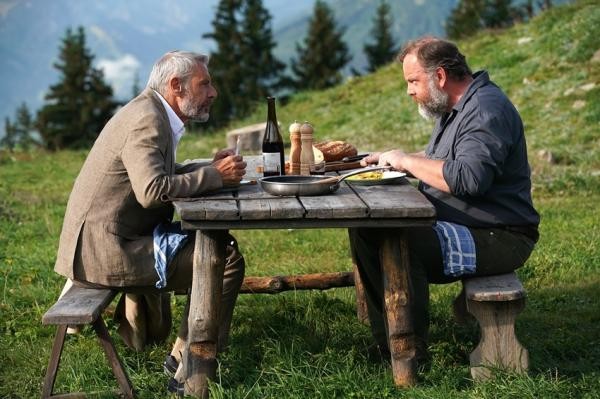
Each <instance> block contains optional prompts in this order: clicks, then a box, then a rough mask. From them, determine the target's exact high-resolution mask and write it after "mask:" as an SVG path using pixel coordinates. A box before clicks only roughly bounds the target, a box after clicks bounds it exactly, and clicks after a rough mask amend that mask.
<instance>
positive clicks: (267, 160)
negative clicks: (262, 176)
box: [263, 152, 281, 174]
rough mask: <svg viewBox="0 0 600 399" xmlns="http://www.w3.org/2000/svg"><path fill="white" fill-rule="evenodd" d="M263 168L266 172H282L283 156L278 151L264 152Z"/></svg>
mask: <svg viewBox="0 0 600 399" xmlns="http://www.w3.org/2000/svg"><path fill="white" fill-rule="evenodd" d="M263 168H264V171H265V172H271V173H272V172H275V173H278V174H281V158H280V154H279V153H278V152H263Z"/></svg>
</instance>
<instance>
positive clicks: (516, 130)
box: [419, 71, 540, 228]
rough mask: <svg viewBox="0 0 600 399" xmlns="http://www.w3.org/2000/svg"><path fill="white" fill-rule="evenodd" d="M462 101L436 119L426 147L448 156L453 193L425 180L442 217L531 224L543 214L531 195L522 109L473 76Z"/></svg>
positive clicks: (476, 223) (477, 223)
mask: <svg viewBox="0 0 600 399" xmlns="http://www.w3.org/2000/svg"><path fill="white" fill-rule="evenodd" d="M473 79H474V80H473V81H472V82H471V84H470V85H469V87H468V89H467V91H466V92H465V94H464V95H463V96H462V97H461V99H460V101H459V102H458V103H457V104H456V105H455V106H454V107H453V108H452V111H451V112H450V113H447V114H445V115H444V116H443V117H441V118H440V119H438V120H437V121H436V124H435V127H434V129H433V133H432V135H431V139H430V141H429V144H428V146H427V149H426V150H425V154H426V156H427V157H428V158H430V159H441V160H444V161H445V162H444V166H443V174H444V179H445V180H446V183H447V184H448V186H449V187H450V191H451V194H448V193H445V192H442V191H440V190H438V189H435V188H433V187H431V186H429V185H427V184H425V183H423V182H421V183H420V185H419V188H420V190H421V191H422V192H423V193H424V194H425V195H426V196H427V198H428V199H429V200H430V201H431V202H432V203H433V205H434V206H435V208H436V210H437V217H438V219H439V220H445V221H449V222H454V223H459V224H462V225H465V226H469V227H501V226H530V227H534V228H536V227H537V225H538V224H539V221H540V217H539V214H538V213H537V211H536V210H535V208H534V207H533V202H532V199H531V172H530V168H529V163H528V161H527V146H526V143H525V135H524V132H523V122H522V121H521V117H520V116H519V113H518V112H517V110H516V109H515V107H514V106H513V104H512V103H511V102H510V100H509V99H508V98H507V97H506V95H505V94H504V93H503V92H502V90H501V89H500V88H499V87H498V86H496V85H495V84H494V83H493V82H491V81H490V79H489V76H488V74H487V72H485V71H479V72H477V73H475V74H474V75H473Z"/></svg>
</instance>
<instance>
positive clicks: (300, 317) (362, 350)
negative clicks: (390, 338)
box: [221, 281, 600, 391]
mask: <svg viewBox="0 0 600 399" xmlns="http://www.w3.org/2000/svg"><path fill="white" fill-rule="evenodd" d="M599 287H600V283H599V282H597V281H596V282H587V283H585V284H580V285H571V286H559V287H554V288H540V289H530V290H529V292H528V302H527V306H526V309H525V310H524V312H523V313H521V315H520V316H519V317H518V319H517V325H516V333H517V336H518V338H519V340H520V342H521V343H522V344H523V345H524V346H525V347H526V348H527V349H528V350H529V353H530V371H529V376H528V377H525V378H533V379H542V380H544V379H552V378H560V379H563V378H567V379H571V380H579V379H582V378H583V379H585V378H588V377H590V376H595V375H597V373H598V370H599V369H600V328H598V326H599V325H600V297H599V296H598V292H599ZM446 299H447V298H446ZM439 302H443V303H439ZM234 323H235V324H236V328H235V330H234V334H233V336H232V340H231V345H230V351H229V352H228V353H227V354H226V355H225V356H224V357H223V363H224V364H223V366H224V367H222V368H221V371H222V373H223V375H222V377H223V379H222V382H223V384H224V388H226V389H231V388H234V387H236V386H237V387H239V386H240V385H241V386H244V387H246V388H250V387H251V386H252V384H254V383H256V381H258V380H259V379H260V376H261V375H262V374H264V373H266V374H270V373H272V374H276V373H277V372H283V373H286V372H288V371H289V372H290V373H293V372H294V371H292V370H298V369H302V370H300V371H299V372H300V373H302V372H305V371H306V370H305V368H306V365H312V367H313V368H314V367H318V364H319V362H324V364H329V363H331V364H335V363H337V362H346V363H348V362H350V363H353V364H354V367H365V371H367V372H370V373H372V375H371V376H379V377H380V378H382V379H383V380H386V381H387V382H388V383H389V382H390V381H389V379H390V378H391V371H390V370H389V365H385V364H384V365H382V364H373V363H369V360H368V359H367V356H366V348H367V346H368V345H370V344H371V343H372V338H371V335H370V330H369V328H368V326H364V325H362V324H361V323H360V322H359V321H358V320H357V318H356V311H355V308H354V304H353V303H352V301H347V300H340V299H339V298H336V297H332V296H330V295H328V294H326V293H307V294H294V293H287V294H283V295H282V294H279V295H277V296H268V295H259V296H252V297H248V296H246V297H244V300H242V301H240V304H239V305H238V310H237V312H236V319H235V320H234ZM429 341H430V344H429V351H430V355H431V360H430V362H429V364H426V367H425V368H424V369H423V372H422V373H420V376H419V377H420V382H419V386H420V387H421V388H424V389H428V387H429V388H433V387H435V386H439V385H440V384H442V383H443V384H444V385H445V386H446V387H452V389H453V390H457V391H464V390H465V389H467V390H468V389H469V388H470V387H472V386H473V382H472V381H471V377H470V373H469V354H470V352H471V351H472V350H473V349H474V348H475V346H476V345H477V343H478V342H479V328H478V326H477V325H476V323H475V322H474V321H473V322H470V323H468V324H466V325H463V326H460V325H458V324H456V323H455V322H454V320H453V318H452V315H451V305H450V303H449V302H448V301H447V300H443V301H438V303H432V320H431V332H430V340H429ZM324 359H325V360H324ZM335 367H338V366H334V368H335ZM339 368H340V369H342V368H343V366H339ZM311 372H312V371H309V374H310V373H311ZM331 372H332V373H336V372H342V370H338V371H331ZM379 377H378V378H379ZM505 377H507V376H506V375H504V376H499V378H505ZM242 389H244V388H242Z"/></svg>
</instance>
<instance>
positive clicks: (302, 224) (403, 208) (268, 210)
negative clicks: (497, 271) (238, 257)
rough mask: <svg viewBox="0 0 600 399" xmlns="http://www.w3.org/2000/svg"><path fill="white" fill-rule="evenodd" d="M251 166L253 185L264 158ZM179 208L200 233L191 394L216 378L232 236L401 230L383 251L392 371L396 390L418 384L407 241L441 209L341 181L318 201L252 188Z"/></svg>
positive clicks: (398, 189) (410, 193) (187, 365)
mask: <svg viewBox="0 0 600 399" xmlns="http://www.w3.org/2000/svg"><path fill="white" fill-rule="evenodd" d="M245 160H246V161H247V162H248V167H247V176H246V178H248V179H252V178H258V177H259V176H258V175H257V173H256V170H257V169H256V166H257V165H258V164H259V163H260V158H259V157H256V156H254V157H245ZM174 205H175V209H176V211H177V212H178V214H179V216H180V218H181V223H182V227H183V228H184V229H188V230H196V231H197V232H196V242H195V245H196V249H195V252H194V271H193V281H192V289H191V298H190V313H189V318H188V323H189V332H188V339H187V344H186V350H185V353H184V356H183V360H182V361H183V366H184V370H186V375H187V378H186V382H185V392H186V394H189V395H194V396H197V397H207V396H208V384H207V380H208V379H211V380H214V378H215V373H216V355H217V336H218V314H219V306H220V298H221V292H222V288H223V272H224V267H225V244H224V242H225V241H224V237H225V234H226V231H227V230H230V229H237V230H243V229H273V230H275V229H289V228H294V229H323V228H353V227H373V228H393V229H395V230H394V234H393V235H392V234H390V235H389V236H388V237H387V238H386V239H384V242H383V245H382V247H381V259H382V260H383V263H382V266H383V272H384V274H385V276H384V277H385V278H384V291H385V293H384V295H385V311H386V313H387V320H388V328H389V341H390V342H389V344H390V346H389V347H390V352H391V353H392V372H393V375H394V382H395V383H396V384H397V385H401V386H407V385H412V384H414V382H415V379H416V364H415V346H414V336H413V326H412V317H411V315H410V306H409V305H410V300H411V297H412V295H411V292H410V285H409V283H408V281H409V279H408V272H409V268H410V264H409V257H408V251H407V240H406V239H405V237H406V234H407V232H408V231H409V229H410V228H411V227H415V226H427V225H431V224H433V221H434V217H435V210H434V207H433V205H432V204H431V203H430V202H429V201H428V200H427V199H426V198H425V197H424V196H423V195H422V194H421V193H420V192H419V191H418V190H417V189H416V188H415V187H413V186H412V185H411V184H410V183H409V182H408V181H406V182H404V183H401V184H389V185H377V186H359V185H352V184H348V183H346V182H342V183H341V186H340V188H339V189H338V190H337V191H336V192H335V193H333V194H329V195H324V196H314V197H276V196H272V195H270V194H268V193H266V192H265V191H263V190H262V188H261V187H260V184H257V185H247V186H241V187H240V188H239V189H238V190H222V191H220V192H217V193H212V194H210V195H206V196H203V197H199V198H193V199H180V200H176V201H174Z"/></svg>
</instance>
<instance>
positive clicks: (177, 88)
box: [169, 77, 183, 96]
mask: <svg viewBox="0 0 600 399" xmlns="http://www.w3.org/2000/svg"><path fill="white" fill-rule="evenodd" d="M169 89H171V92H172V93H173V94H175V95H178V96H179V95H181V94H182V92H183V88H182V87H181V79H179V78H177V77H172V78H171V79H169Z"/></svg>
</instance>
